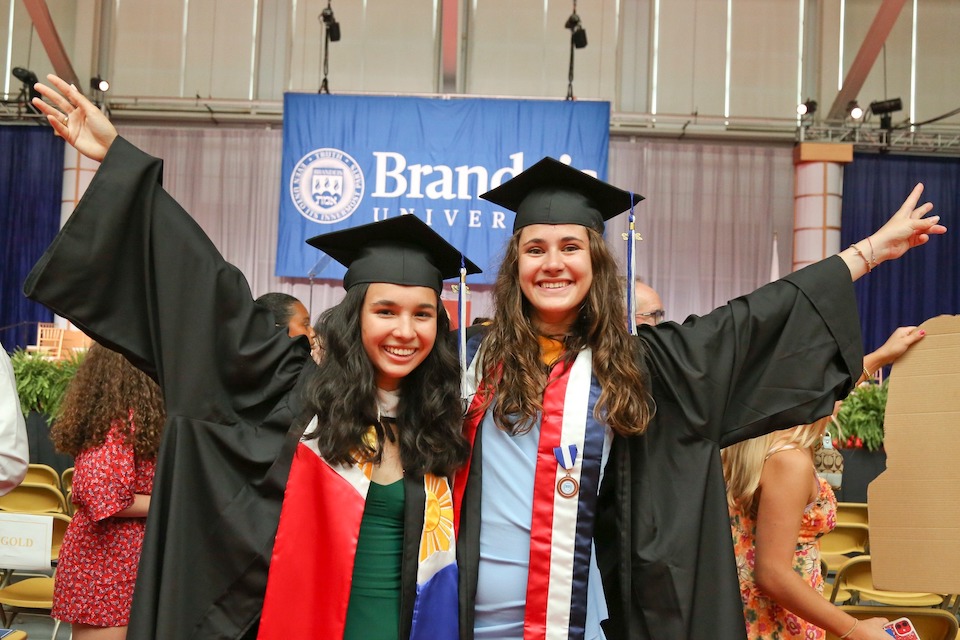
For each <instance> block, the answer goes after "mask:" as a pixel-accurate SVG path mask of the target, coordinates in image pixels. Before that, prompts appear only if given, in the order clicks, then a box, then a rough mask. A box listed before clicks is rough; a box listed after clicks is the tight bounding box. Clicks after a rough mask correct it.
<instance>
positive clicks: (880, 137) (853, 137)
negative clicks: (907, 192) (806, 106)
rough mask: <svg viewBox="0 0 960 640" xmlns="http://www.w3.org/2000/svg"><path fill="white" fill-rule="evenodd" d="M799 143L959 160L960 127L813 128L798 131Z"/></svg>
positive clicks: (829, 126)
mask: <svg viewBox="0 0 960 640" xmlns="http://www.w3.org/2000/svg"><path fill="white" fill-rule="evenodd" d="M797 141H798V142H843V143H848V144H853V148H854V150H855V151H872V152H876V153H898V154H923V155H933V154H936V155H941V154H942V155H952V156H960V127H956V126H954V127H941V128H936V129H934V128H920V127H914V128H913V130H911V129H910V128H902V129H876V128H867V127H864V126H859V127H851V126H841V125H834V126H831V125H826V124H813V125H810V126H803V127H799V128H798V129H797Z"/></svg>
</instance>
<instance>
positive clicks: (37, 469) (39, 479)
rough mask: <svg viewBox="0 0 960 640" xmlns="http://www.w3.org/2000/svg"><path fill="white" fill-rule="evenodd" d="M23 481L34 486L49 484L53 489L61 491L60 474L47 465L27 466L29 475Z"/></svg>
mask: <svg viewBox="0 0 960 640" xmlns="http://www.w3.org/2000/svg"><path fill="white" fill-rule="evenodd" d="M23 481H24V482H30V483H33V484H49V485H50V486H51V487H56V488H57V489H60V474H59V473H57V470H56V469H54V468H53V467H51V466H50V465H47V464H38V463H33V462H31V463H30V464H29V465H27V475H26V476H25V477H24V478H23Z"/></svg>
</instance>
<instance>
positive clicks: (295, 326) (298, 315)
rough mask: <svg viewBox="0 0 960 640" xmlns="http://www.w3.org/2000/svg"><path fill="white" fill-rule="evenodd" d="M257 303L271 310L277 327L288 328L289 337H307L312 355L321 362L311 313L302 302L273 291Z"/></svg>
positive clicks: (257, 300) (258, 299)
mask: <svg viewBox="0 0 960 640" xmlns="http://www.w3.org/2000/svg"><path fill="white" fill-rule="evenodd" d="M256 303H257V304H259V305H261V306H264V307H266V308H267V309H270V311H272V312H273V317H274V319H276V321H277V327H278V328H279V327H286V328H287V335H289V336H290V337H291V338H296V337H297V336H307V339H308V340H310V355H312V356H313V359H314V360H315V361H317V362H320V341H319V340H317V332H316V331H315V330H314V328H313V324H311V323H310V313H309V312H308V311H307V308H306V307H305V306H304V305H303V303H302V302H300V301H299V300H298V299H297V298H295V297H294V296H291V295H290V294H288V293H280V292H279V291H272V292H270V293H265V294H263V295H262V296H260V297H259V298H257V299H256Z"/></svg>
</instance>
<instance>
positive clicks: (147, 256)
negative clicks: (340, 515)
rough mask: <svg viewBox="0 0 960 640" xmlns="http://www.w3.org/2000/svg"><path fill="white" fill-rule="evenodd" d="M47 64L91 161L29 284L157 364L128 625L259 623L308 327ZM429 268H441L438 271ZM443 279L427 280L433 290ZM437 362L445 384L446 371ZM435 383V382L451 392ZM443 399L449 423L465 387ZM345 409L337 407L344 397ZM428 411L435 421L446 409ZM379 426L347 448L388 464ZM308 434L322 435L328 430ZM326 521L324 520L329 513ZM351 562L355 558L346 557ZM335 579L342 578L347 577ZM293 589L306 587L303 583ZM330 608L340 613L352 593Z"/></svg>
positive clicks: (112, 341)
mask: <svg viewBox="0 0 960 640" xmlns="http://www.w3.org/2000/svg"><path fill="white" fill-rule="evenodd" d="M49 79H50V82H51V83H52V84H53V85H54V87H56V89H57V90H59V92H58V91H55V90H53V89H51V88H49V87H46V86H44V85H41V84H38V85H37V89H38V90H39V91H40V93H41V94H42V95H43V96H44V97H45V98H46V99H47V100H48V101H49V104H48V103H45V102H43V101H41V100H40V99H35V102H34V104H35V106H37V108H38V109H40V110H41V111H42V112H43V113H45V114H46V115H47V119H48V121H49V122H50V124H51V126H52V127H53V129H54V131H55V133H56V134H57V135H59V136H61V137H63V138H64V139H65V140H66V141H67V142H68V143H69V144H71V145H73V146H74V147H76V148H77V149H78V150H79V151H80V152H81V153H83V154H84V155H86V156H87V157H89V158H92V159H94V160H98V161H101V162H102V164H101V166H100V168H99V169H98V171H97V173H96V175H95V177H94V179H93V181H92V182H91V184H90V186H89V187H88V189H87V191H86V193H85V194H84V197H83V199H82V200H81V202H80V204H79V205H78V206H77V209H76V210H75V211H74V213H73V215H72V216H71V217H70V219H69V220H68V221H67V223H66V224H65V225H64V228H63V229H62V230H61V232H60V234H59V235H58V236H57V237H56V238H55V240H54V242H53V243H52V245H51V246H50V248H49V249H48V250H47V252H46V253H45V254H44V255H43V256H42V258H41V259H40V261H39V262H38V263H37V265H36V266H35V267H34V269H33V271H32V272H31V273H30V275H29V276H28V278H27V280H26V282H25V284H24V291H25V293H26V294H27V296H28V297H30V298H32V299H35V300H37V301H40V302H42V303H44V304H45V305H47V306H48V307H50V308H51V309H53V310H54V311H55V312H57V313H59V314H61V315H63V316H65V317H67V318H70V319H71V320H72V321H73V322H74V323H75V324H77V325H78V326H79V327H81V328H83V329H84V331H85V332H86V333H88V334H89V335H91V336H92V337H93V338H94V339H96V340H97V341H98V342H100V343H102V344H104V345H107V346H108V347H110V348H111V349H114V350H116V351H119V352H120V353H123V354H124V355H125V356H126V357H127V358H128V359H130V360H131V362H133V363H134V364H135V365H136V366H138V367H139V368H140V369H142V370H144V371H145V372H147V373H148V374H150V375H151V376H152V377H154V378H155V379H156V380H157V382H158V383H159V384H160V386H161V388H162V390H163V394H164V399H165V405H166V411H167V423H166V426H165V431H164V437H163V442H162V444H161V447H160V451H159V455H158V459H157V468H156V476H155V479H154V487H153V496H152V502H151V507H150V513H149V516H148V520H147V527H146V537H145V540H144V545H143V552H142V556H141V563H140V568H139V574H138V578H137V586H136V590H135V593H134V601H133V609H132V613H131V620H130V626H129V637H131V638H137V639H138V640H143V639H151V638H160V639H166V638H183V639H186V638H196V639H200V638H204V639H206V638H211V639H212V638H218V639H219V638H224V639H226V638H231V639H233V638H253V637H255V636H256V634H257V630H258V626H257V625H258V621H259V618H260V613H261V609H262V607H263V602H264V592H265V589H266V586H267V575H268V567H269V564H270V559H271V554H272V553H273V548H274V540H275V537H276V534H277V527H278V520H279V518H280V512H281V503H282V502H283V500H284V489H285V487H286V484H287V479H288V475H289V473H290V467H291V461H292V459H293V456H294V452H295V451H298V447H299V446H300V438H301V435H302V434H303V433H304V430H305V428H306V426H307V423H308V421H309V420H310V419H311V418H312V417H313V416H314V415H315V414H317V413H318V411H319V410H320V407H317V406H314V404H313V403H311V402H309V401H307V400H306V391H308V387H310V386H311V385H314V387H313V390H314V391H317V387H316V385H319V384H322V381H318V380H317V379H316V377H315V376H316V374H317V366H316V365H315V363H314V362H313V360H312V359H311V357H310V344H309V342H308V340H307V339H306V338H305V337H300V338H297V339H294V340H291V339H290V338H289V337H288V336H287V334H286V332H285V331H281V330H278V329H277V327H276V326H275V322H274V319H273V316H272V314H271V312H270V311H269V310H267V309H266V308H264V307H262V306H260V305H257V304H255V302H254V300H253V297H252V295H251V294H250V290H249V286H248V285H247V282H246V280H245V279H244V277H243V275H242V274H241V273H240V271H239V270H238V269H236V268H235V267H234V266H233V265H231V264H229V263H227V262H226V261H224V260H223V258H222V257H221V256H220V254H219V253H218V252H217V250H216V248H215V247H214V246H213V244H212V243H211V242H210V240H209V239H208V238H207V237H206V236H205V235H204V233H203V232H202V230H201V229H200V228H199V226H198V225H196V223H194V221H193V220H192V219H191V218H190V216H189V215H188V214H187V213H186V212H185V211H183V209H182V208H181V207H180V206H179V205H178V204H177V203H176V202H175V201H174V200H173V199H172V198H171V197H170V195H169V194H167V193H166V192H165V191H164V190H163V188H162V187H161V184H160V179H161V172H162V165H161V161H160V160H158V159H156V158H152V157H150V156H148V155H146V154H144V153H143V152H141V151H140V150H138V149H136V148H135V147H133V146H132V145H131V144H129V143H128V142H126V141H125V140H124V139H123V138H121V137H118V136H117V133H116V130H115V129H114V128H113V126H112V125H111V124H110V123H109V121H108V120H107V119H106V118H105V117H104V116H103V114H101V113H100V111H99V110H98V109H97V108H96V107H95V106H94V105H92V104H91V103H90V102H89V101H88V100H86V98H84V97H83V95H82V94H81V93H80V92H79V91H77V90H76V89H75V88H74V87H72V86H70V85H68V84H67V83H65V82H63V81H62V80H61V79H59V78H56V77H54V76H50V77H49ZM458 257H459V255H458ZM338 259H340V258H338ZM457 266H458V267H459V261H458V264H457ZM470 266H471V267H472V266H473V265H472V264H471V265H470ZM439 278H440V275H439V273H435V274H434V281H435V282H437V283H438V282H439ZM438 287H439V285H438V284H433V285H431V288H433V289H434V291H433V292H431V294H433V293H434V292H435V291H436V290H437V289H438ZM401 288H409V289H416V288H417V287H401ZM434 297H436V296H434ZM388 298H389V296H388ZM388 298H385V299H388ZM364 301H366V299H365V298H364ZM434 304H435V305H436V304H438V303H437V302H436V300H434ZM437 309H438V308H437ZM383 313H387V312H383ZM417 313H418V314H423V313H429V310H428V309H423V308H420V309H419V310H418V311H417ZM375 315H380V314H375ZM439 315H440V314H439V313H434V318H433V320H432V322H433V324H434V325H435V327H434V330H435V331H442V329H443V328H444V326H445V325H444V324H443V322H442V320H440V319H439ZM418 317H420V321H421V322H423V321H424V319H423V318H422V315H421V316H418ZM353 319H354V320H356V319H357V316H354V318H353ZM428 323H429V322H428ZM353 328H354V329H356V328H357V325H356V324H354V325H353ZM327 337H328V338H329V339H331V340H333V339H334V338H335V337H336V336H335V333H331V334H329V336H327ZM331 346H332V345H331ZM430 346H431V347H432V345H430ZM405 348H406V347H405ZM405 353H409V352H405ZM395 355H396V354H395ZM402 356H403V354H401V356H400V357H401V359H402ZM378 366H380V365H378V364H377V363H376V362H373V363H370V362H369V361H368V368H367V373H366V374H365V377H362V378H357V379H355V380H351V381H350V385H349V387H350V389H351V390H352V394H351V397H350V398H349V399H348V402H349V403H350V404H351V406H353V407H356V406H360V405H361V404H363V402H364V400H367V401H368V402H367V407H368V409H367V413H366V414H365V415H363V416H360V417H359V418H360V420H361V421H370V423H371V424H372V419H371V416H373V418H376V417H377V416H376V411H377V407H378V406H379V405H378V397H377V394H376V391H375V389H376V387H375V385H374V384H373V382H372V380H376V379H377V375H376V371H379V369H378ZM383 366H392V365H390V364H389V363H386V364H384V365H383ZM441 369H443V367H441ZM371 370H372V371H373V372H372V373H371ZM435 371H436V368H434V372H435ZM447 377H449V378H451V379H452V380H453V382H452V384H453V385H454V386H456V378H457V375H456V370H454V371H452V372H450V374H449V375H448V376H447ZM343 382H344V384H345V385H346V383H347V380H343ZM439 386H442V385H439ZM436 393H437V394H438V396H437V397H440V398H443V394H444V393H445V391H444V390H437V391H436ZM362 394H366V398H364V397H362ZM454 400H455V401H456V409H455V413H456V415H457V416H458V422H457V425H456V427H457V431H459V426H460V423H459V416H460V415H461V410H460V405H459V398H457V397H456V396H455V397H454ZM428 406H429V407H431V408H435V407H436V406H437V403H436V402H435V401H434V402H431V403H430V404H429V405H428ZM338 411H339V414H338V415H342V414H343V411H344V409H343V406H341V407H340V408H339V409H338ZM397 411H398V412H399V413H398V414H397V415H398V422H399V423H400V424H399V425H398V427H397V428H396V433H398V434H400V435H399V437H398V441H399V442H400V443H401V444H400V446H399V449H400V453H399V455H398V456H397V458H398V460H399V467H398V464H397V463H398V460H391V461H390V464H389V465H387V466H388V467H389V469H390V470H391V472H395V471H396V469H397V468H399V469H401V472H402V470H403V469H404V468H405V467H404V465H405V464H406V463H407V461H408V456H407V455H406V453H407V445H408V443H409V439H408V438H407V436H405V435H404V434H403V429H404V427H405V426H409V425H404V424H402V422H403V420H404V418H405V417H407V416H408V415H411V414H410V412H409V407H408V406H405V403H404V401H402V400H400V401H399V403H398V406H397ZM334 413H336V412H334ZM328 415H329V413H328ZM320 417H321V420H322V419H323V415H321V416H320ZM434 418H435V422H436V421H438V420H439V421H443V417H442V416H440V415H437V416H434ZM356 424H357V421H356V420H352V421H351V422H350V426H354V427H355V426H356ZM366 426H369V425H366ZM387 432H388V429H386V428H381V429H380V430H379V431H377V429H376V428H375V429H374V433H373V435H372V436H371V437H370V439H369V440H365V442H367V447H366V448H365V449H361V450H360V451H359V452H358V455H359V456H360V457H363V458H364V461H365V462H370V463H372V464H373V465H374V466H382V465H381V462H382V458H381V457H380V456H383V455H387V452H388V449H389V451H390V452H391V453H390V455H391V456H393V455H394V454H395V453H396V449H395V448H391V447H384V446H383V443H384V438H387V439H389V436H388V433H387ZM389 432H390V433H393V432H394V429H393V427H391V428H390V429H389ZM365 433H366V432H365ZM315 435H316V434H315ZM314 440H315V441H321V442H322V441H323V437H322V436H321V437H320V438H315V439H314ZM431 442H432V440H431ZM327 444H328V445H329V443H327ZM449 444H450V445H451V447H453V448H452V449H451V450H450V451H452V452H453V453H452V454H448V455H446V456H440V455H437V456H435V457H434V458H433V462H432V463H431V464H429V465H427V466H428V467H429V468H424V463H423V458H422V457H421V458H419V459H414V460H413V464H412V465H411V468H409V469H407V471H408V472H409V475H410V477H411V480H404V481H403V483H402V484H403V487H404V489H406V488H408V487H414V489H413V491H412V494H408V496H407V500H406V501H405V503H404V511H403V514H402V517H403V519H404V523H405V524H407V525H409V524H410V523H412V522H413V521H414V520H415V517H414V515H415V514H416V513H417V512H418V511H420V512H423V511H425V510H427V508H426V506H425V504H424V502H419V499H420V498H423V499H424V500H425V499H426V497H427V496H426V493H425V489H424V486H425V485H424V481H423V479H422V478H421V479H420V480H419V481H417V480H416V477H417V475H423V473H424V472H432V473H433V474H435V475H436V473H437V471H439V470H441V469H446V468H448V467H449V466H450V465H451V464H452V462H453V461H454V460H455V459H456V458H457V453H456V445H455V441H454V440H450V443H449ZM322 446H323V445H321V447H322ZM349 448H350V447H349V446H348V444H345V442H344V441H343V440H341V441H340V442H338V443H335V445H334V446H333V447H332V448H331V449H329V450H330V451H334V457H335V458H337V460H336V461H337V462H341V463H345V462H346V460H345V457H346V454H345V453H344V452H345V451H346V450H348V449H349ZM371 452H373V455H372V457H370V454H371ZM418 465H419V466H418ZM417 482H419V484H417ZM359 484H362V483H359ZM356 486H357V483H355V484H354V487H356ZM416 487H419V488H416ZM418 502H419V505H417V503H418ZM361 510H362V509H361ZM430 513H433V511H432V510H431V511H430ZM425 522H426V520H423V519H422V520H421V522H420V523H419V524H418V525H417V527H416V528H417V533H416V534H415V535H414V534H413V533H411V534H410V536H412V539H414V540H419V538H420V537H421V535H420V530H422V529H423V525H424V523H425ZM323 524H324V525H330V528H331V529H332V527H333V526H334V525H335V524H337V523H323ZM353 525H356V526H362V525H360V524H359V521H353V524H352V525H347V526H353ZM354 533H356V532H354ZM316 543H317V544H318V542H316ZM391 548H393V547H391ZM411 548H413V549H414V551H416V545H415V544H413V543H412V542H410V541H409V540H408V536H407V532H406V530H405V532H404V539H403V546H402V550H403V551H402V553H403V557H404V558H407V557H409V556H410V555H411V554H410V553H409V550H410V549H411ZM341 550H342V549H341ZM394 550H395V551H396V549H395V548H394ZM347 564H348V565H352V558H351V562H350V563H347ZM403 564H404V566H403V567H402V571H403V580H409V578H410V576H411V575H415V576H416V577H417V578H419V567H417V566H416V565H414V566H413V569H412V570H411V568H410V567H409V566H407V564H408V563H406V562H404V563H403ZM420 564H422V563H420ZM344 566H345V565H341V569H343V567H344ZM345 570H346V569H343V570H342V571H341V572H340V574H334V573H328V574H327V575H313V576H311V578H312V582H313V584H315V585H316V584H321V585H322V584H327V583H330V582H332V581H333V580H334V579H337V580H340V581H347V582H349V580H350V578H351V576H350V575H344V574H343V571H345ZM418 586H419V585H418ZM415 592H416V587H414V586H410V585H408V584H407V583H406V582H404V583H403V586H402V593H401V594H400V599H401V606H402V607H403V611H402V612H401V613H399V614H398V615H399V618H400V624H401V625H404V627H403V628H397V629H396V635H395V636H393V637H402V636H401V634H402V633H403V632H404V631H405V629H408V628H409V627H407V626H406V625H410V624H412V622H411V621H412V619H413V616H412V608H413V606H414V602H413V600H412V598H411V596H412V595H413V594H414V593H415ZM339 593H340V595H344V594H343V591H342V589H341V591H340V592H339ZM320 594H321V595H323V592H322V590H321V592H320ZM347 596H348V597H350V596H349V588H348V589H347ZM281 604H283V605H284V606H288V607H290V606H293V605H296V604H297V603H290V602H287V603H281ZM300 606H301V607H302V608H309V607H313V606H314V603H313V602H312V601H310V600H306V601H304V602H303V603H302V604H300ZM341 613H342V615H346V611H345V609H344V610H343V611H342V612H341ZM339 624H341V626H342V625H343V624H344V621H343V620H340V621H339ZM274 637H276V636H274ZM326 637H333V636H326Z"/></svg>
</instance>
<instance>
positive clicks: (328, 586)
mask: <svg viewBox="0 0 960 640" xmlns="http://www.w3.org/2000/svg"><path fill="white" fill-rule="evenodd" d="M308 242H309V243H310V244H312V245H314V246H315V247H317V248H318V249H321V250H323V251H325V252H326V253H328V254H330V255H331V256H333V257H334V258H335V259H337V260H339V261H340V262H342V263H344V264H346V265H348V269H347V272H346V275H345V276H344V287H345V288H346V290H347V296H346V298H345V299H344V300H343V302H341V303H340V304H338V305H337V306H336V307H334V308H332V309H330V310H328V311H326V312H324V314H323V315H322V316H321V318H320V321H319V323H318V326H319V329H320V336H319V341H320V344H321V345H322V355H321V357H320V361H319V366H318V371H317V373H316V374H315V375H313V376H312V377H311V378H310V381H309V382H308V383H307V386H306V394H307V397H308V398H309V399H310V404H311V408H312V410H313V411H314V412H315V414H316V416H315V418H314V419H313V420H312V421H311V422H310V425H309V426H308V427H307V430H306V433H305V435H304V437H303V439H302V441H301V443H300V444H299V446H298V448H297V452H296V454H295V456H294V459H293V464H292V467H291V470H290V477H289V480H288V482H287V488H286V493H285V497H284V502H283V510H282V512H281V516H280V525H279V529H278V531H277V538H276V543H275V544H274V548H273V558H272V561H271V564H270V574H269V578H268V583H267V592H266V598H265V601H264V610H263V616H262V618H261V621H260V632H259V638H260V639H261V640H287V639H289V638H344V639H345V640H397V639H398V638H403V639H407V638H410V639H423V640H443V639H446V640H456V638H457V637H458V625H457V609H458V604H457V571H456V569H457V567H456V546H455V543H454V539H453V495H452V492H451V489H450V484H449V482H448V480H447V477H448V476H450V475H451V474H452V472H453V471H454V470H455V469H456V468H457V467H459V466H460V465H461V464H462V463H463V461H464V460H465V459H466V456H467V453H468V450H467V443H466V440H465V439H464V438H463V436H462V433H461V424H462V405H461V403H460V385H459V363H458V359H457V354H456V350H455V347H454V344H453V342H452V341H450V340H448V339H447V337H448V333H449V326H450V324H449V321H448V319H447V316H446V313H445V311H444V310H443V307H442V305H441V303H440V290H441V275H442V276H445V277H449V276H453V275H456V274H457V273H458V272H459V270H460V253H459V252H457V251H456V250H455V249H454V248H453V247H451V246H450V245H448V244H447V243H446V242H445V241H444V240H443V239H442V238H441V237H440V236H439V235H437V234H436V233H435V232H434V231H433V230H431V229H430V227H428V226H427V225H426V224H424V223H423V222H421V221H420V220H419V219H417V218H416V217H414V216H400V217H397V218H391V219H388V220H384V221H382V222H376V223H373V224H367V225H362V226H359V227H354V228H351V229H346V230H343V231H337V232H333V233H328V234H325V235H322V236H318V237H316V238H313V239H311V240H309V241H308ZM467 264H468V271H469V272H471V273H473V272H475V271H477V269H476V268H475V267H474V266H473V265H472V263H469V261H467Z"/></svg>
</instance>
